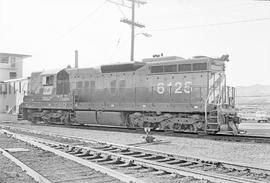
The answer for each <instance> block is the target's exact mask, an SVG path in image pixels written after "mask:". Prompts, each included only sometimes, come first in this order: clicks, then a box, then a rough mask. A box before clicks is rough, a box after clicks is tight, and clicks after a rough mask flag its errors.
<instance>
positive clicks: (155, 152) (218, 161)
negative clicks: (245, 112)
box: [10, 127, 270, 173]
mask: <svg viewBox="0 0 270 183" xmlns="http://www.w3.org/2000/svg"><path fill="white" fill-rule="evenodd" d="M10 128H11V129H12V128H13V129H20V130H24V131H26V132H29V133H36V134H40V135H50V136H55V137H59V138H66V139H71V140H74V139H76V140H79V141H82V142H85V143H99V144H107V145H112V146H116V147H118V148H126V149H130V150H133V151H143V152H145V153H152V154H156V155H161V156H165V157H170V158H171V157H175V158H180V159H183V160H188V161H193V162H198V161H204V162H212V163H213V164H217V163H218V164H223V165H229V166H231V167H238V168H241V169H246V168H249V169H253V170H256V171H267V172H269V173H270V170H269V169H265V168H261V167H251V166H249V165H248V164H244V163H238V164H235V163H234V162H230V161H220V160H217V159H213V158H204V159H203V160H200V159H199V158H197V157H192V156H183V155H179V154H175V153H170V154H168V153H165V152H162V151H158V150H155V151H153V150H150V149H145V148H142V147H136V146H131V145H124V144H117V143H111V142H110V143H108V142H103V141H95V140H88V139H84V138H80V137H76V136H72V135H69V136H67V135H59V134H57V133H54V132H42V131H36V130H29V129H26V128H23V129H22V128H21V127H20V128H18V127H10Z"/></svg>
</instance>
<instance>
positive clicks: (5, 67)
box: [0, 53, 31, 81]
mask: <svg viewBox="0 0 270 183" xmlns="http://www.w3.org/2000/svg"><path fill="white" fill-rule="evenodd" d="M27 57H31V56H30V55H21V54H12V53H0V81H4V80H9V79H18V78H22V73H23V59H24V58H27Z"/></svg>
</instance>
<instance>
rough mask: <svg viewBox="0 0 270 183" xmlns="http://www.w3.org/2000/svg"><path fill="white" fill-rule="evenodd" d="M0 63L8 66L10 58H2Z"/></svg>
mask: <svg viewBox="0 0 270 183" xmlns="http://www.w3.org/2000/svg"><path fill="white" fill-rule="evenodd" d="M0 63H3V64H8V57H3V58H0Z"/></svg>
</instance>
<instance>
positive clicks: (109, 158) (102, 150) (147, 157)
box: [7, 129, 270, 182]
mask: <svg viewBox="0 0 270 183" xmlns="http://www.w3.org/2000/svg"><path fill="white" fill-rule="evenodd" d="M12 131H13V132H7V133H9V134H12V135H13V136H14V137H16V138H18V139H20V140H23V141H28V142H29V141H30V142H31V143H34V144H35V145H37V146H39V147H41V148H42V147H43V148H46V149H47V150H48V149H51V150H52V151H59V152H61V153H68V154H69V155H73V156H74V157H76V158H78V157H80V158H83V159H84V160H85V159H87V160H90V161H92V162H95V163H97V164H98V165H100V166H105V167H111V168H113V169H117V170H118V171H120V172H125V173H128V174H129V175H132V176H134V177H136V176H138V174H139V176H142V175H143V177H144V178H145V177H147V178H148V180H149V178H150V177H151V180H152V181H154V182H160V181H161V180H163V181H164V180H165V179H166V182H168V180H169V182H174V181H176V180H181V181H183V182H186V180H189V181H190V180H192V182H197V181H198V182H199V181H201V180H208V181H210V182H270V170H266V169H259V168H253V167H249V166H246V165H236V164H232V163H226V162H214V161H209V160H201V159H194V158H190V157H184V156H179V155H174V154H166V153H162V152H156V151H150V150H145V149H143V148H138V147H131V146H124V145H118V144H111V143H110V144H108V143H103V142H96V141H86V140H83V139H79V138H75V137H65V136H59V135H55V134H48V133H39V132H35V131H29V130H24V131H22V130H18V129H17V130H16V129H13V130H12ZM14 132H15V133H14ZM17 133H21V134H24V135H19V134H17ZM135 170H136V171H135ZM138 172H139V173H138ZM164 177H165V179H164ZM147 178H146V180H147ZM141 180H142V179H141ZM141 180H140V181H141ZM144 180H145V179H144ZM161 182H162V181H161Z"/></svg>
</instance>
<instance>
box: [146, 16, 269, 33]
mask: <svg viewBox="0 0 270 183" xmlns="http://www.w3.org/2000/svg"><path fill="white" fill-rule="evenodd" d="M269 20H270V17H266V18H255V19H246V20H236V21H231V22H219V23H212V24H201V25H188V26H179V27H171V28H161V29H149V30H148V31H170V30H180V29H194V28H203V27H215V26H223V25H232V24H239V23H249V22H259V21H269Z"/></svg>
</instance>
